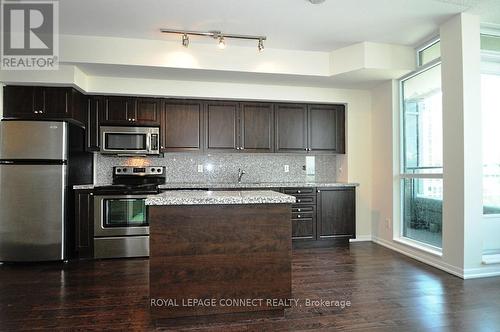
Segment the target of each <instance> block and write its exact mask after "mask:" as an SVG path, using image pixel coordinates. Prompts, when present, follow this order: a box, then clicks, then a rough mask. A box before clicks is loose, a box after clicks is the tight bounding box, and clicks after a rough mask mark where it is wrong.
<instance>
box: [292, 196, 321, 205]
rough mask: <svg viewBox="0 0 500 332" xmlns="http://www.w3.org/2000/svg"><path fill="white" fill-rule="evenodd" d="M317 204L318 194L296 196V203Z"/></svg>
mask: <svg viewBox="0 0 500 332" xmlns="http://www.w3.org/2000/svg"><path fill="white" fill-rule="evenodd" d="M302 204H308V205H311V204H316V196H296V200H295V205H302Z"/></svg>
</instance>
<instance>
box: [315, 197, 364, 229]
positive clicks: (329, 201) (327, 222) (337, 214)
mask: <svg viewBox="0 0 500 332" xmlns="http://www.w3.org/2000/svg"><path fill="white" fill-rule="evenodd" d="M355 199H356V194H355V190H354V189H351V188H325V189H319V190H318V214H317V221H318V239H328V238H355V237H356V204H355Z"/></svg>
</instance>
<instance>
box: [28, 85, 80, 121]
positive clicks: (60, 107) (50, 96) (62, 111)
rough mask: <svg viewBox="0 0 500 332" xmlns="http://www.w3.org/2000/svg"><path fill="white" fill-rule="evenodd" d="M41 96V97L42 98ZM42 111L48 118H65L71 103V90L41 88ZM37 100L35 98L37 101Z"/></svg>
mask: <svg viewBox="0 0 500 332" xmlns="http://www.w3.org/2000/svg"><path fill="white" fill-rule="evenodd" d="M42 95H43V97H42ZM40 97H41V98H43V111H44V113H45V114H47V116H49V117H52V116H53V117H67V116H68V115H69V107H70V103H71V100H70V99H71V97H72V96H71V89H64V88H43V90H42V92H41V96H40ZM38 99H39V98H38V97H37V98H35V100H38Z"/></svg>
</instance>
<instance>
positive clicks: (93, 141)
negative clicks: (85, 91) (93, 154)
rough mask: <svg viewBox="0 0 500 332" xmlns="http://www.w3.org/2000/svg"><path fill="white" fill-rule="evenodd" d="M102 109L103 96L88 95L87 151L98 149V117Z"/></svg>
mask: <svg viewBox="0 0 500 332" xmlns="http://www.w3.org/2000/svg"><path fill="white" fill-rule="evenodd" d="M103 111H104V98H103V97H101V96H90V97H89V98H88V108H87V126H86V131H85V132H86V135H87V151H99V150H100V138H99V119H100V116H101V115H102V113H103Z"/></svg>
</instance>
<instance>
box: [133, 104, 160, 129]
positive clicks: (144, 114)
mask: <svg viewBox="0 0 500 332" xmlns="http://www.w3.org/2000/svg"><path fill="white" fill-rule="evenodd" d="M136 107H137V110H136V116H135V117H132V119H135V121H133V122H135V124H137V125H145V126H159V125H160V108H161V101H160V99H155V98H137V104H136Z"/></svg>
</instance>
